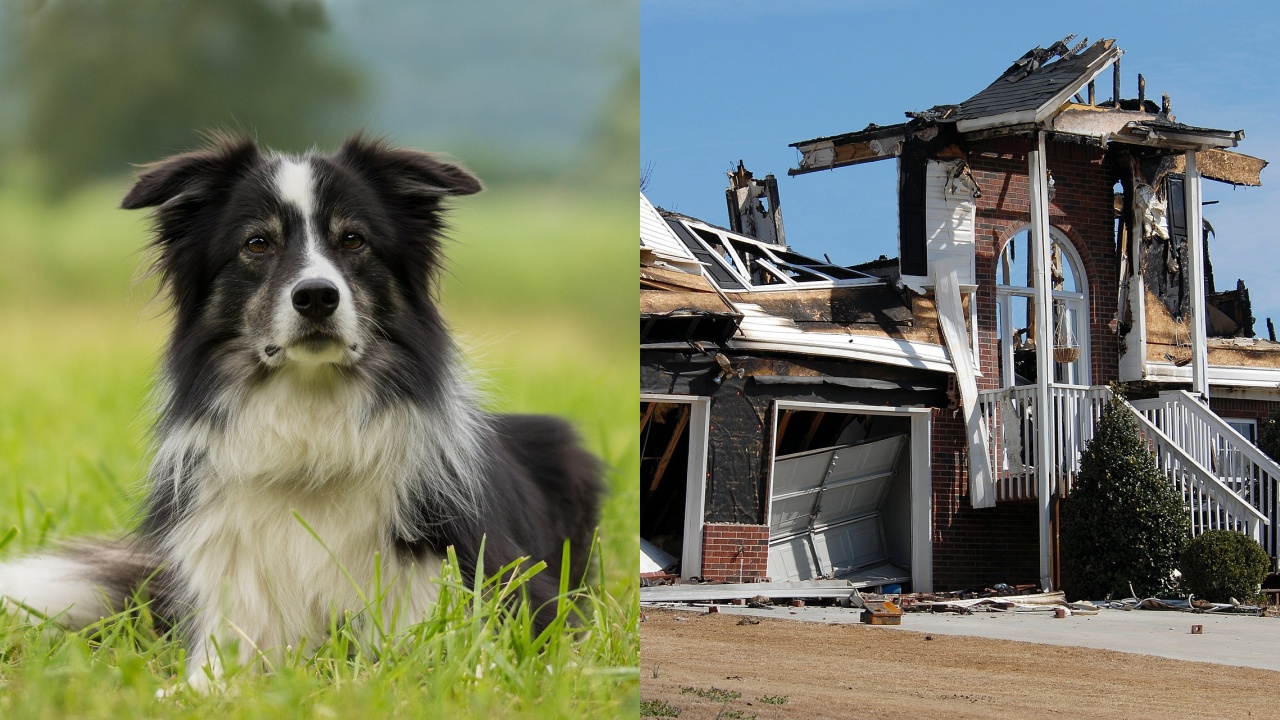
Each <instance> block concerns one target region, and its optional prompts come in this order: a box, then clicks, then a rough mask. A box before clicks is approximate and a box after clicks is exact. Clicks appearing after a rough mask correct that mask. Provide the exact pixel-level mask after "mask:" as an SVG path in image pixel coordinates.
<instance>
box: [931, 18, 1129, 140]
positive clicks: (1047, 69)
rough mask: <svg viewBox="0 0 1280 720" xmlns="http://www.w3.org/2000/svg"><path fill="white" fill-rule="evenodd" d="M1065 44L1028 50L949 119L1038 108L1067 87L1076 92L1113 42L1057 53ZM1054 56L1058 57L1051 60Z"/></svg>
mask: <svg viewBox="0 0 1280 720" xmlns="http://www.w3.org/2000/svg"><path fill="white" fill-rule="evenodd" d="M1069 40H1070V38H1068V41H1069ZM1064 45H1065V42H1059V43H1055V44H1054V45H1052V46H1050V48H1049V49H1047V50H1042V49H1041V48H1038V47H1037V48H1036V49H1034V50H1031V51H1029V52H1028V53H1027V54H1026V55H1024V56H1022V58H1020V59H1019V60H1018V61H1017V62H1015V63H1014V64H1013V65H1011V66H1010V67H1009V69H1008V70H1006V71H1005V72H1004V74H1003V75H1001V76H1000V77H999V78H997V79H996V81H995V82H993V83H991V84H990V85H988V86H987V87H986V89H984V90H982V92H979V93H978V94H977V95H974V96H973V97H971V98H969V99H968V100H965V101H964V102H962V103H960V105H959V106H958V107H957V108H956V109H955V111H954V112H952V113H949V114H948V116H947V119H948V120H972V119H976V118H984V117H992V116H995V115H1003V114H1005V113H1010V112H1019V111H1024V110H1037V109H1039V108H1040V107H1042V106H1043V105H1044V104H1045V103H1047V102H1049V101H1050V100H1053V99H1054V98H1055V97H1057V96H1058V95H1059V94H1061V93H1062V92H1063V91H1064V90H1067V89H1069V88H1074V89H1073V90H1071V92H1072V94H1074V93H1075V92H1078V90H1079V87H1080V86H1083V85H1084V84H1086V83H1088V82H1089V80H1090V79H1091V76H1092V74H1093V73H1094V72H1095V71H1096V69H1097V66H1098V61H1100V60H1101V59H1102V58H1103V56H1104V55H1107V54H1108V53H1109V52H1110V50H1111V48H1112V46H1113V45H1114V41H1112V40H1099V41H1098V42H1096V43H1094V44H1093V45H1091V46H1089V47H1088V48H1086V49H1084V50H1082V51H1081V52H1080V53H1079V54H1072V53H1071V52H1070V51H1066V52H1065V53H1062V54H1059V53H1056V52H1054V51H1055V49H1056V48H1059V47H1060V46H1064ZM1054 55H1057V59H1052V58H1053V57H1054Z"/></svg>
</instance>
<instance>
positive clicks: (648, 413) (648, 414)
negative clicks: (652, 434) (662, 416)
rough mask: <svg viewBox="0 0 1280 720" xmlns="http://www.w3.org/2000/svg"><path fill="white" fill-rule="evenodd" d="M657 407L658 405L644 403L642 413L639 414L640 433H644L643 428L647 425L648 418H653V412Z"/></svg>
mask: <svg viewBox="0 0 1280 720" xmlns="http://www.w3.org/2000/svg"><path fill="white" fill-rule="evenodd" d="M657 407H658V403H652V402H651V403H645V408H644V412H642V413H640V432H644V428H645V426H646V425H648V424H649V418H652V417H653V411H654V409H655V408H657Z"/></svg>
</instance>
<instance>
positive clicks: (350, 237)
mask: <svg viewBox="0 0 1280 720" xmlns="http://www.w3.org/2000/svg"><path fill="white" fill-rule="evenodd" d="M362 247H364V236H363V235H361V234H360V233H347V234H346V235H343V236H342V249H343V250H359V249H360V248H362Z"/></svg>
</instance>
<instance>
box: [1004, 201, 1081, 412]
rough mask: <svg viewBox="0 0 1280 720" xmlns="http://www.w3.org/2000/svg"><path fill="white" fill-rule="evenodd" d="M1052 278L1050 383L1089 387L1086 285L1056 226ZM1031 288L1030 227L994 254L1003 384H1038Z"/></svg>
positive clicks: (1073, 253) (1052, 232)
mask: <svg viewBox="0 0 1280 720" xmlns="http://www.w3.org/2000/svg"><path fill="white" fill-rule="evenodd" d="M1049 236H1050V238H1051V239H1052V240H1053V242H1052V250H1051V253H1050V255H1051V257H1050V276H1051V278H1052V284H1053V296H1052V297H1053V316H1054V317H1053V318H1052V320H1053V325H1052V326H1051V330H1050V333H1049V335H1050V337H1051V338H1052V339H1053V353H1054V364H1053V367H1054V373H1053V375H1054V377H1053V381H1054V382H1058V383H1067V384H1071V385H1088V384H1089V302H1088V300H1089V298H1088V289H1089V283H1088V281H1087V279H1086V278H1085V275H1084V264H1083V263H1081V262H1080V256H1079V255H1077V254H1076V251H1075V248H1073V247H1072V246H1071V243H1070V242H1069V241H1068V240H1067V239H1066V237H1064V236H1063V235H1062V233H1060V232H1058V231H1057V230H1056V229H1054V228H1050V229H1049ZM1034 297H1035V285H1034V278H1033V276H1032V274H1031V229H1030V228H1029V227H1028V228H1023V229H1022V230H1020V231H1018V232H1017V233H1015V234H1014V235H1013V236H1012V237H1011V238H1009V240H1008V241H1007V242H1005V244H1004V247H1003V248H1001V250H1000V254H999V255H997V256H996V328H997V336H998V340H999V347H1000V382H1001V384H1002V385H1003V386H1005V387H1008V386H1011V385H1029V384H1031V383H1034V382H1035V381H1036V354H1035V325H1036V321H1037V319H1036V312H1035V302H1034Z"/></svg>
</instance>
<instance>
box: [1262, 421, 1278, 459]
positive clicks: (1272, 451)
mask: <svg viewBox="0 0 1280 720" xmlns="http://www.w3.org/2000/svg"><path fill="white" fill-rule="evenodd" d="M1258 447H1259V448H1261V450H1262V452H1264V453H1266V454H1267V456H1268V457H1270V458H1271V459H1272V460H1275V461H1276V462H1280V420H1277V418H1276V416H1274V415H1272V416H1271V417H1270V418H1268V419H1267V421H1266V422H1264V423H1262V426H1261V427H1259V428H1258Z"/></svg>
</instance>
